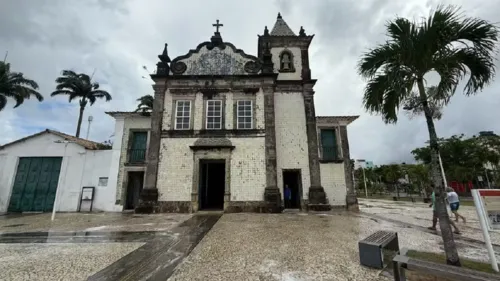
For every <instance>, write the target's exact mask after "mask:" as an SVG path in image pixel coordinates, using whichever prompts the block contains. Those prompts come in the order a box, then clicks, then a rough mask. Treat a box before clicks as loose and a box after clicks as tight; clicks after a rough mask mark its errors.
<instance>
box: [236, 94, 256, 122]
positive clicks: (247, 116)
mask: <svg viewBox="0 0 500 281" xmlns="http://www.w3.org/2000/svg"><path fill="white" fill-rule="evenodd" d="M236 111H237V113H236V117H237V118H238V120H237V125H236V128H237V129H253V112H252V101H251V100H239V101H238V103H237V107H236Z"/></svg>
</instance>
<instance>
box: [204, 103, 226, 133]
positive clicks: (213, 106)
mask: <svg viewBox="0 0 500 281" xmlns="http://www.w3.org/2000/svg"><path fill="white" fill-rule="evenodd" d="M205 128H206V129H222V101H221V100H207V118H206V126H205Z"/></svg>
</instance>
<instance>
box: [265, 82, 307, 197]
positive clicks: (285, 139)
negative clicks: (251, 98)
mask: <svg viewBox="0 0 500 281" xmlns="http://www.w3.org/2000/svg"><path fill="white" fill-rule="evenodd" d="M274 102H275V116H276V154H277V164H278V165H277V174H278V187H279V189H280V191H281V192H282V194H283V169H300V170H301V171H300V172H301V176H302V190H303V196H304V199H307V194H308V192H307V191H308V190H309V186H310V185H311V181H310V176H309V155H308V147H307V133H306V117H305V110H304V98H303V95H302V93H281V92H277V93H275V98H274Z"/></svg>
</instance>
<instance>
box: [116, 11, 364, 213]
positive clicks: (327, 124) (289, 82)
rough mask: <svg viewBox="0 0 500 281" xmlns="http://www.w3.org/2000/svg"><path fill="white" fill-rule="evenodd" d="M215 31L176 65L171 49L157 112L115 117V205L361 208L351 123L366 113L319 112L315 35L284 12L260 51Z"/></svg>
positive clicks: (162, 61)
mask: <svg viewBox="0 0 500 281" xmlns="http://www.w3.org/2000/svg"><path fill="white" fill-rule="evenodd" d="M214 27H215V30H216V31H215V33H214V34H213V36H212V37H211V38H210V40H209V41H206V42H203V43H201V44H199V45H198V46H197V47H196V48H195V49H192V50H189V51H188V52H187V53H186V54H184V55H181V56H178V57H176V58H174V59H170V57H169V55H168V51H167V44H165V48H164V50H163V53H162V54H161V55H159V62H158V63H157V69H156V72H155V74H152V75H151V77H152V79H153V80H154V82H155V84H154V85H153V88H154V104H153V110H152V112H151V113H150V114H148V115H147V116H145V115H144V114H142V113H131V112H108V114H109V115H111V116H113V117H114V118H115V119H116V120H117V123H116V124H117V125H116V129H115V131H116V132H115V138H118V139H115V143H114V147H113V151H115V152H114V153H116V155H117V159H119V161H117V163H116V165H117V169H116V171H117V174H116V175H114V178H115V179H114V180H115V181H116V187H117V192H116V204H117V205H122V206H123V208H124V209H135V211H136V212H138V213H152V212H197V211H200V210H224V211H225V212H242V211H243V212H281V211H282V210H283V208H285V207H286V208H293V209H302V210H317V211H325V210H330V209H331V208H332V207H341V208H346V207H347V208H349V209H352V208H354V209H355V208H357V199H356V195H355V192H354V187H353V180H352V164H351V160H350V155H349V141H348V138H347V125H349V124H350V123H351V122H352V121H354V120H355V119H356V118H357V117H358V116H316V114H315V108H314V85H315V83H316V80H315V79H312V76H311V73H312V72H311V69H310V67H309V51H308V49H309V45H310V44H311V41H312V39H313V37H314V35H307V34H306V33H305V31H304V29H303V28H302V27H301V28H300V31H299V32H298V35H297V34H296V33H295V32H294V31H292V29H291V28H290V27H289V26H288V25H287V23H286V22H285V21H284V20H283V18H282V17H281V15H280V14H278V17H277V20H276V23H275V25H274V27H273V28H272V29H271V30H268V29H267V27H266V28H265V29H264V32H263V34H262V35H259V36H258V40H257V42H256V43H257V54H255V55H251V54H247V53H245V52H244V51H243V50H241V49H238V48H237V47H236V46H234V45H233V44H231V43H229V42H226V41H224V40H223V38H222V36H221V31H220V30H219V29H220V27H222V24H220V23H219V21H218V20H217V23H216V24H214ZM332 94H340V93H335V92H333V93H332ZM112 165H114V164H112ZM111 177H112V175H110V180H111ZM285 187H287V192H286V194H287V197H288V198H286V197H285V192H284V189H285Z"/></svg>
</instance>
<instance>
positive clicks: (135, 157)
mask: <svg viewBox="0 0 500 281" xmlns="http://www.w3.org/2000/svg"><path fill="white" fill-rule="evenodd" d="M128 155H129V156H128V157H129V158H128V160H129V162H130V163H142V162H145V161H146V149H129V151H128Z"/></svg>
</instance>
